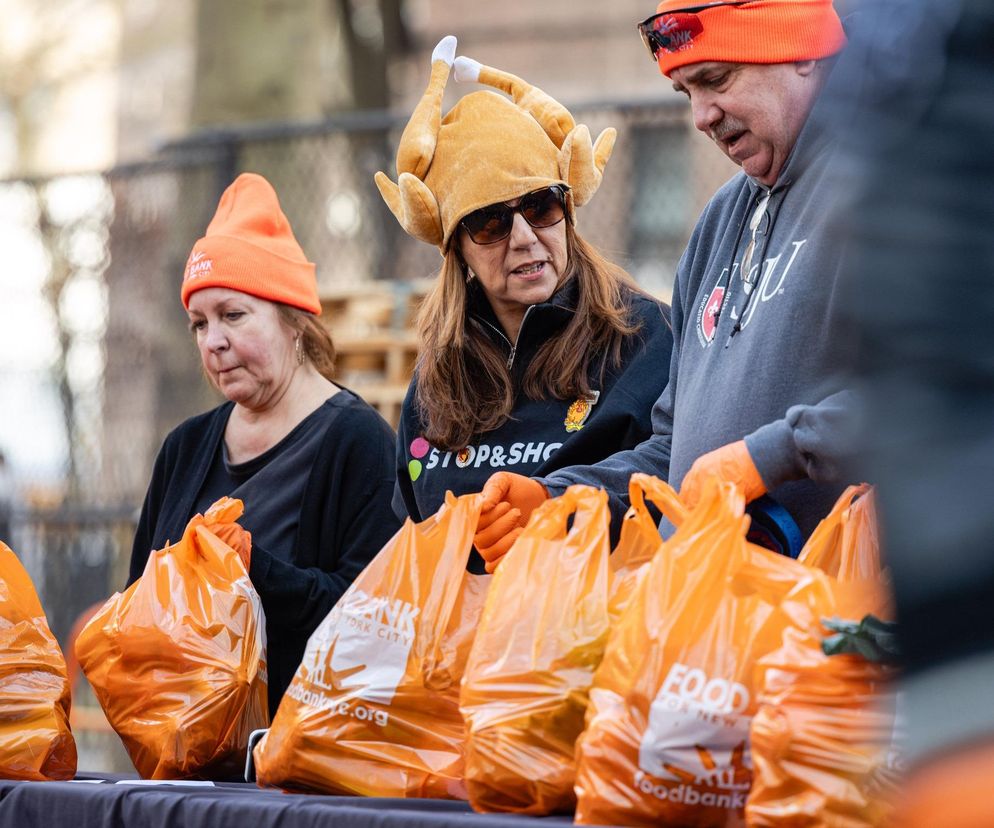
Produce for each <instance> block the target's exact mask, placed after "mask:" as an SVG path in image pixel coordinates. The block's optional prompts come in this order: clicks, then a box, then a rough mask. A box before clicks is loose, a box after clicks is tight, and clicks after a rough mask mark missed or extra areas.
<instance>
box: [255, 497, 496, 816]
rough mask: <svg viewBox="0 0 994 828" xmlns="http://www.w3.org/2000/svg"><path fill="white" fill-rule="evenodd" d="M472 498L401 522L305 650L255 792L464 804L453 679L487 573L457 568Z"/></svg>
mask: <svg viewBox="0 0 994 828" xmlns="http://www.w3.org/2000/svg"><path fill="white" fill-rule="evenodd" d="M481 503H482V497H481V496H480V495H477V494H473V495H465V496H463V497H460V498H455V497H454V496H453V495H452V494H451V493H447V495H446V500H445V503H444V504H443V506H442V508H441V509H440V510H439V511H438V512H437V513H436V514H435V515H434V516H433V517H430V518H428V520H425V521H423V522H421V523H417V524H416V523H413V522H412V521H410V520H408V521H406V522H405V523H404V525H403V526H402V527H401V528H400V530H399V531H398V532H397V534H396V535H394V537H393V538H392V539H391V540H390V541H389V542H388V543H387V545H386V546H384V547H383V549H382V550H381V551H380V553H379V554H378V555H377V556H376V557H375V558H374V559H373V560H372V561H371V562H370V563H369V565H368V566H367V567H366V568H365V569H364V570H363V571H362V572H361V573H360V574H359V577H357V578H356V580H355V581H354V582H353V583H352V585H351V586H350V587H349V589H348V591H346V593H345V594H344V595H343V596H342V597H341V599H340V600H339V601H338V603H337V604H336V605H335V607H334V608H333V609H332V611H331V612H330V613H329V614H328V616H327V617H326V618H325V620H324V621H322V622H321V624H320V625H319V626H318V628H317V630H315V631H314V634H313V635H312V636H311V638H310V640H309V641H308V642H307V649H306V650H305V652H304V658H303V661H302V662H301V664H300V667H299V668H298V669H297V673H296V675H295V676H294V678H293V681H292V682H291V684H290V687H289V689H288V690H287V692H286V695H284V697H283V701H282V702H281V703H280V707H279V710H277V712H276V716H275V717H274V718H273V726H272V728H270V730H269V732H268V733H267V734H266V736H265V737H263V739H262V740H261V741H260V742H259V744H258V745H257V746H256V748H255V751H254V754H253V755H254V759H255V766H256V778H257V780H258V782H259V784H260V785H263V786H266V785H269V786H276V787H282V788H287V789H293V790H309V791H319V792H326V793H342V794H359V795H363V796H395V797H441V798H452V799H465V798H466V785H465V781H464V778H463V776H464V774H463V769H464V750H465V747H464V743H465V728H464V726H463V721H462V717H461V716H460V715H459V681H460V680H461V678H462V675H463V670H464V668H465V665H466V659H467V657H468V655H469V649H470V646H471V645H472V643H473V636H474V634H475V632H476V626H477V623H478V621H479V617H480V612H481V610H482V608H483V601H484V599H485V597H486V588H487V585H488V584H489V582H490V576H489V575H472V574H470V573H468V572H467V571H466V564H467V562H468V560H469V554H470V551H471V550H472V545H473V533H474V532H475V531H476V525H477V522H478V521H479V516H480V505H481Z"/></svg>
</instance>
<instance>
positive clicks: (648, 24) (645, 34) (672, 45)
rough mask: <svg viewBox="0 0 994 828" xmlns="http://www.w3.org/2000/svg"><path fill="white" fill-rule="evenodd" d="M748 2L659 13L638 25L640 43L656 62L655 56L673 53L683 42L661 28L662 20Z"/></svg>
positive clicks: (729, 1) (729, 0)
mask: <svg viewBox="0 0 994 828" xmlns="http://www.w3.org/2000/svg"><path fill="white" fill-rule="evenodd" d="M750 2H753V0H725V2H716V3H703V4H701V5H697V6H687V7H686V8H682V9H671V10H670V11H665V12H660V13H659V14H654V15H652V17H647V18H646V19H645V20H643V21H642V22H641V23H639V24H638V30H639V34H640V35H642V42H643V43H644V44H645V48H646V49H648V50H649V54H650V55H652V59H653V60H656V55H658V54H659V53H660V52H675V51H677V50H678V49H679V48H680V46H682V45H683V41H681V40H680V39H679V38H677V37H673V30H672V29H664V28H662V21H663V19H664V18H671V17H673V16H674V15H678V14H697V12H702V11H706V10H707V9H713V8H714V7H715V6H741V5H744V4H745V3H750Z"/></svg>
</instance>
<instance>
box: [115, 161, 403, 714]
mask: <svg viewBox="0 0 994 828" xmlns="http://www.w3.org/2000/svg"><path fill="white" fill-rule="evenodd" d="M181 298H182V301H183V306H184V307H185V308H186V310H187V313H188V315H189V317H190V329H191V331H192V332H193V336H194V339H195V340H196V343H197V347H198V349H199V351H200V357H201V360H202V362H203V368H204V372H205V373H206V375H207V377H208V378H209V379H210V381H211V383H213V385H215V386H216V387H217V389H218V390H219V391H220V392H221V393H222V394H224V396H225V397H227V402H225V403H223V404H222V405H220V406H218V407H217V408H215V409H214V410H213V411H209V412H207V413H206V414H201V415H199V416H196V417H192V418H191V419H189V420H187V421H186V422H185V423H183V424H182V425H180V426H179V427H178V428H176V429H175V430H174V431H173V432H172V433H171V434H169V436H168V437H167V438H166V440H165V443H164V444H163V446H162V449H161V450H160V451H159V455H158V457H157V458H156V460H155V467H154V470H153V472H152V481H151V483H150V484H149V488H148V494H147V495H146V496H145V503H144V505H143V506H142V511H141V517H140V519H139V523H138V529H137V532H136V533H135V540H134V548H133V550H132V555H131V578H130V579H131V580H132V581H134V580H135V579H137V578H138V577H140V576H141V574H142V572H143V571H144V569H145V565H146V562H147V561H148V558H149V555H150V553H151V552H152V550H155V549H161V548H163V547H164V546H165V545H166V544H167V543H169V542H170V541H176V540H178V539H179V538H180V537H181V536H182V535H183V530H184V528H185V527H186V524H187V523H188V521H189V520H190V518H192V517H193V516H194V515H196V514H198V513H200V514H202V513H203V512H205V511H206V510H207V509H208V507H210V505H211V504H212V503H214V502H215V501H216V500H218V499H219V498H221V497H223V496H229V497H234V498H238V499H240V500H241V501H242V502H243V503H244V505H245V512H244V515H243V516H242V518H241V520H240V523H241V525H242V526H243V527H244V528H245V529H247V530H248V531H249V532H250V533H251V535H252V549H251V558H250V561H249V562H248V573H249V578H250V579H251V581H252V584H253V586H254V587H255V589H256V591H257V592H258V593H259V597H260V598H261V599H262V606H263V610H264V611H265V615H266V639H267V663H268V669H269V707H270V713H275V712H276V707H277V705H278V704H279V700H280V698H281V697H282V696H283V693H284V691H285V690H286V688H287V686H288V685H289V684H290V680H291V679H292V678H293V674H294V672H295V671H296V669H297V666H298V665H299V663H300V660H301V658H302V657H303V653H304V647H305V645H306V643H307V639H308V638H309V637H310V635H311V633H312V632H313V631H314V630H315V628H316V627H317V625H318V624H319V623H320V622H321V621H322V619H323V618H324V617H325V615H327V614H328V612H329V611H330V610H331V609H332V607H333V606H334V605H335V603H336V602H337V601H338V599H339V597H340V596H341V595H342V593H343V592H345V590H346V589H347V588H348V587H349V585H350V584H351V583H352V581H353V580H354V579H355V577H356V575H358V574H359V572H361V571H362V569H363V568H364V567H365V566H366V564H367V563H368V562H369V561H370V560H371V559H372V558H373V557H374V556H375V555H376V553H377V552H379V550H380V548H381V547H382V546H383V544H384V543H386V541H387V540H388V539H389V538H390V537H391V536H392V535H393V533H394V532H395V531H396V530H397V529H398V528H399V526H400V521H399V520H398V519H397V518H396V517H395V516H394V514H393V510H392V509H391V508H390V497H391V494H392V492H393V485H394V472H393V455H394V445H395V441H394V434H393V431H392V430H391V428H390V426H388V425H387V423H386V422H385V421H384V420H383V418H382V417H380V415H379V414H378V413H377V412H376V411H374V410H373V409H372V408H371V407H370V406H369V405H367V404H366V403H365V402H364V401H363V400H361V399H360V398H359V397H357V396H356V395H354V394H353V393H351V392H350V391H348V390H346V389H344V388H340V387H338V386H337V385H335V384H334V383H333V382H332V381H331V376H332V370H333V368H334V358H335V350H334V344H333V343H332V340H331V337H330V335H329V334H328V332H327V331H326V330H325V329H324V328H323V327H322V326H321V323H320V322H319V321H318V319H317V314H319V313H320V311H321V304H320V301H319V300H318V293H317V280H316V278H315V273H314V265H313V264H311V263H310V262H308V261H307V258H306V256H305V255H304V252H303V250H301V248H300V245H299V244H298V243H297V240H296V239H295V238H294V235H293V231H292V230H291V229H290V225H289V222H288V221H287V219H286V216H285V215H284V214H283V212H282V210H281V209H280V205H279V201H278V199H277V196H276V193H275V191H274V190H273V188H272V186H271V185H270V184H269V182H268V181H266V180H265V179H264V178H263V177H262V176H259V175H255V174H252V173H245V174H242V175H240V176H239V177H238V178H237V179H236V180H235V182H234V183H233V184H232V185H231V186H230V187H229V188H228V189H227V190H226V191H225V192H224V194H223V195H222V196H221V201H220V204H219V205H218V208H217V212H216V214H215V216H214V219H213V220H212V221H211V223H210V225H209V226H208V228H207V233H206V235H205V236H204V238H202V239H200V240H199V241H198V242H197V243H196V244H195V245H194V247H193V251H192V252H191V253H190V258H189V260H188V261H187V265H186V271H185V274H184V277H183V285H182V289H181Z"/></svg>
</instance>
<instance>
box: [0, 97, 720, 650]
mask: <svg viewBox="0 0 994 828" xmlns="http://www.w3.org/2000/svg"><path fill="white" fill-rule="evenodd" d="M574 112H575V114H576V115H577V116H578V120H580V121H582V122H584V123H586V124H588V125H589V127H590V129H591V132H592V134H593V135H595V136H596V135H597V134H598V132H599V131H600V130H601V129H603V128H604V127H606V126H609V125H610V126H614V127H617V128H618V132H619V140H618V144H617V147H616V150H615V153H614V156H613V158H612V160H611V162H610V164H609V166H608V169H607V173H606V175H605V178H604V182H603V185H602V187H601V189H600V191H599V192H598V194H597V196H596V197H595V198H594V199H593V200H592V202H591V203H590V204H589V205H587V206H586V207H584V208H583V209H581V211H580V213H579V217H578V220H579V227H580V230H581V232H582V233H583V234H584V235H585V236H586V237H587V238H588V239H589V240H590V241H592V242H594V243H595V244H597V245H598V246H599V247H600V248H601V249H602V250H603V251H604V252H605V253H607V254H608V256H609V257H610V258H613V259H614V260H616V261H618V262H620V263H622V264H623V265H624V266H625V267H626V268H628V270H629V271H630V272H631V273H632V274H633V275H634V276H635V277H636V279H638V280H639V281H640V283H642V284H643V286H644V287H646V288H647V289H648V290H650V291H652V292H654V293H656V294H659V295H662V296H668V293H669V289H670V287H671V284H672V278H673V273H674V270H675V267H676V263H677V260H678V258H679V256H680V253H681V252H682V249H683V246H684V245H685V243H686V240H687V237H688V236H689V233H690V230H691V228H692V225H693V222H694V219H695V218H696V214H697V212H698V211H699V209H700V207H701V205H702V202H703V199H704V198H706V196H707V195H708V194H709V193H710V192H712V191H713V190H714V189H715V186H716V185H717V184H718V183H720V181H721V180H722V179H723V178H725V177H727V175H728V174H729V168H728V166H727V164H726V163H725V162H724V161H723V159H721V158H720V156H719V154H718V153H717V152H716V151H715V150H713V149H709V148H707V147H706V142H703V141H702V140H701V139H699V138H693V137H692V131H691V129H690V128H689V126H688V123H687V117H686V112H685V108H684V107H682V106H676V107H674V106H670V105H635V104H620V103H613V104H610V103H609V104H604V105H597V106H588V107H584V108H580V107H578V108H576V109H575V110H574ZM405 122H406V119H397V118H396V117H395V116H392V115H390V114H387V113H383V112H367V113H356V114H352V115H348V116H342V117H340V118H338V119H336V120H334V121H328V122H323V123H320V124H312V125H285V124H283V125H273V126H265V127H253V128H246V129H242V130H237V131H225V132H216V133H210V134H204V135H200V136H198V137H196V138H191V139H189V140H186V141H183V142H180V143H176V144H174V145H171V146H169V147H167V148H166V149H165V150H163V152H162V153H160V155H159V156H158V157H157V158H156V159H155V160H153V161H150V162H148V163H142V164H135V165H130V166H125V167H118V168H115V169H113V170H110V171H108V172H103V173H94V174H90V175H72V176H64V177H58V178H51V179H44V180H13V181H6V182H0V249H3V250H4V255H5V257H6V263H5V266H4V268H3V269H2V272H0V293H2V295H3V296H4V301H3V303H2V307H0V332H2V336H3V342H4V347H3V349H0V399H2V401H3V402H2V406H0V453H2V454H0V459H5V460H6V462H0V531H2V530H3V524H4V519H5V515H7V520H8V523H9V527H8V528H7V529H6V531H7V532H8V535H7V537H6V538H0V539H4V540H9V542H10V544H11V546H12V547H13V548H14V549H15V551H16V552H18V553H19V555H20V556H21V557H22V558H23V559H24V560H25V562H26V563H27V565H28V567H29V569H30V571H31V573H32V575H33V576H34V578H35V580H36V582H37V583H38V585H39V590H40V592H41V595H42V600H43V603H44V605H45V607H46V610H47V611H48V613H49V619H50V621H51V624H52V627H53V630H54V631H55V633H56V635H57V636H58V637H59V639H60V641H62V642H64V643H65V642H66V640H67V636H68V635H69V631H70V629H71V627H72V625H73V622H74V620H75V619H77V618H78V617H79V616H80V614H81V613H83V611H84V610H85V609H86V608H87V607H89V606H90V605H91V604H92V603H93V602H95V601H98V600H101V599H103V598H105V597H106V596H107V595H109V594H110V593H112V592H113V591H114V590H116V589H120V588H121V587H123V585H124V579H125V573H126V570H127V556H128V554H129V553H130V536H131V533H132V531H133V525H134V520H135V517H136V514H137V510H138V507H139V506H140V502H141V497H142V495H143V493H144V490H145V486H146V485H147V481H148V477H149V474H150V470H151V464H152V459H153V457H154V454H155V451H156V450H157V448H158V446H159V444H160V442H161V440H162V438H163V436H164V435H165V433H167V432H168V431H169V430H170V429H171V428H173V427H175V426H176V425H177V424H178V423H179V422H181V421H182V420H183V419H184V418H186V417H188V416H190V415H191V414H194V413H197V412H199V411H203V410H206V409H207V408H209V407H210V406H212V405H213V404H215V403H216V401H217V398H216V396H214V392H213V391H211V390H210V389H209V388H208V387H207V385H206V383H205V382H204V381H203V380H202V378H201V376H200V366H199V359H198V357H197V353H196V349H195V348H194V346H193V343H192V340H191V338H190V336H189V333H188V331H187V326H186V318H185V314H184V312H183V310H182V307H181V305H180V302H179V285H180V281H181V278H182V273H183V267H184V264H185V261H186V258H187V256H188V254H189V251H190V249H191V247H192V245H193V243H194V241H195V240H196V239H197V238H198V237H200V236H201V235H202V234H203V231H204V229H205V228H206V226H207V224H208V222H209V221H210V218H211V216H212V215H213V211H214V208H215V206H216V204H217V200H218V197H219V196H220V194H221V192H222V190H223V188H224V187H225V186H227V184H228V183H230V181H231V180H232V179H233V178H234V176H235V175H236V174H237V173H239V172H241V171H246V170H251V171H254V172H258V173H261V174H263V175H264V176H266V177H267V178H268V179H269V180H270V181H271V182H272V183H273V185H274V186H275V188H276V190H277V192H278V193H279V196H280V199H281V203H282V205H283V208H284V210H285V212H286V214H287V216H288V217H289V219H290V223H291V226H292V227H293V230H294V232H295V234H296V236H297V238H298V240H299V241H300V244H301V246H302V247H303V249H304V251H305V252H306V253H307V255H308V256H309V257H310V258H311V259H312V260H313V261H314V262H316V263H317V272H318V278H319V285H320V289H321V291H322V293H323V294H328V293H333V292H334V291H336V290H341V289H346V288H347V289H352V290H354V291H358V292H359V293H361V292H362V291H363V290H366V289H369V290H372V289H374V288H375V289H377V290H380V291H382V290H384V289H387V290H393V291H395V292H396V293H398V294H403V293H404V291H405V290H406V289H408V288H406V287H405V286H409V285H410V284H411V283H412V282H414V281H416V280H419V279H424V278H428V277H431V276H432V275H433V274H434V272H435V271H436V269H437V267H438V265H439V263H440V259H439V256H438V252H437V250H435V249H434V248H432V247H430V246H429V245H425V244H421V243H418V242H416V241H414V240H412V239H410V238H409V237H408V236H407V235H405V234H404V233H403V231H402V230H401V229H400V227H399V225H398V224H397V222H396V220H395V219H394V217H393V216H392V214H391V213H390V212H389V210H388V209H387V208H386V206H385V205H384V203H383V202H382V200H381V199H380V197H379V194H378V192H377V191H376V188H375V186H374V185H373V183H372V178H373V174H374V173H375V172H376V171H377V170H384V171H386V172H387V173H388V174H390V175H391V177H394V173H395V169H394V152H395V149H396V146H397V142H398V140H399V137H400V131H401V129H402V128H403V126H404V124H405ZM700 147H705V149H704V150H700ZM391 324H393V325H402V324H403V319H402V318H400V317H399V316H397V317H395V318H394V319H393V320H392V322H391ZM333 333H334V331H333ZM4 456H5V457H4Z"/></svg>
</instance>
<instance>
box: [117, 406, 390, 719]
mask: <svg viewBox="0 0 994 828" xmlns="http://www.w3.org/2000/svg"><path fill="white" fill-rule="evenodd" d="M232 407H233V404H232V403H230V402H229V403H225V404H223V405H221V406H219V407H218V408H215V409H214V410H213V411H209V412H207V413H206V414H201V415H198V416H196V417H192V418H191V419H189V420H187V421H186V422H184V423H183V424H182V425H180V426H179V427H178V428H176V429H175V430H174V431H173V432H172V433H170V434H169V436H168V437H167V438H166V440H165V442H164V443H163V445H162V448H161V450H160V451H159V455H158V457H157V458H156V461H155V466H154V469H153V472H152V480H151V483H150V484H149V488H148V493H147V494H146V496H145V503H144V505H143V506H142V512H141V518H140V519H139V522H138V529H137V531H136V533H135V541H134V546H133V549H132V554H131V573H130V578H129V582H130V581H134V580H135V579H137V578H138V577H139V576H140V575H141V573H142V572H143V571H144V569H145V563H146V561H147V560H148V556H149V554H150V553H151V551H152V550H154V549H161V548H162V547H163V546H165V545H166V543H167V542H168V541H176V540H178V539H179V538H180V537H181V536H182V534H183V530H184V528H185V527H186V524H187V522H188V521H189V520H190V518H191V517H193V515H194V514H196V512H197V508H196V506H197V498H198V496H199V495H200V493H201V491H202V489H203V486H204V481H205V480H206V479H207V476H208V473H209V472H210V470H211V467H212V464H213V462H214V460H215V458H216V457H217V456H218V452H219V451H220V446H221V441H222V438H223V436H224V429H225V425H226V423H227V421H228V416H229V415H230V413H231V409H232ZM322 412H323V413H322ZM316 413H320V414H321V416H322V417H323V418H324V419H325V421H326V422H325V423H324V424H323V425H322V426H321V428H322V430H323V435H322V436H321V437H320V439H319V440H318V441H317V445H318V448H317V450H316V451H315V453H314V454H313V456H311V457H310V461H311V462H310V466H309V469H306V470H305V474H306V483H305V485H304V487H303V496H302V498H301V500H300V508H299V512H298V515H297V529H296V533H295V540H294V542H293V545H292V548H291V549H280V550H267V549H266V548H265V547H263V546H260V545H259V544H257V543H253V548H252V562H251V566H250V568H249V577H250V578H251V580H252V584H253V585H254V586H255V588H256V591H257V592H258V593H259V596H260V598H261V599H262V606H263V610H264V611H265V614H266V637H267V643H268V670H269V706H270V711H271V712H272V713H275V711H276V707H277V706H278V704H279V700H280V699H281V698H282V696H283V693H284V691H285V690H286V688H287V687H288V686H289V684H290V681H291V679H292V678H293V674H294V672H295V671H296V669H297V666H298V665H299V663H300V659H301V658H302V657H303V653H304V647H305V645H306V644H307V639H308V638H309V637H310V635H311V633H312V632H313V631H314V629H315V628H316V627H317V625H318V624H319V623H320V622H321V620H322V619H323V618H324V617H325V615H327V614H328V612H329V611H330V610H331V608H332V607H333V606H334V605H335V603H336V602H337V601H338V599H339V597H340V596H341V595H342V593H343V592H344V591H345V590H346V589H347V588H348V586H349V584H351V583H352V581H353V580H354V578H355V577H356V575H358V574H359V572H361V571H362V569H363V568H364V567H365V566H366V564H367V563H369V561H370V560H372V558H373V557H375V555H376V553H377V552H379V550H380V548H381V547H382V546H383V545H384V544H385V543H386V541H387V540H388V539H389V538H390V537H391V536H392V535H393V534H394V532H396V531H397V529H398V528H399V526H400V521H399V520H398V518H397V517H396V516H395V515H394V513H393V510H392V509H391V506H390V499H391V494H392V492H393V487H394V476H395V475H394V451H395V449H394V447H395V438H394V434H393V431H392V430H391V429H390V427H389V426H388V425H387V424H386V422H385V421H384V420H383V419H382V418H381V417H380V416H379V414H377V413H376V412H375V411H374V410H373V409H372V408H371V407H370V406H369V405H367V404H366V403H365V402H363V401H362V400H361V399H359V398H357V397H356V396H355V395H353V394H352V393H351V392H348V391H344V390H343V391H342V392H340V393H339V394H336V395H335V396H334V397H332V398H331V399H330V400H329V401H328V402H327V403H325V404H324V405H323V406H322V408H321V409H319V410H318V412H316ZM260 494H261V493H260ZM252 508H253V504H252V503H251V502H249V501H246V502H245V511H246V514H249V513H250V512H251V510H252Z"/></svg>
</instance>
